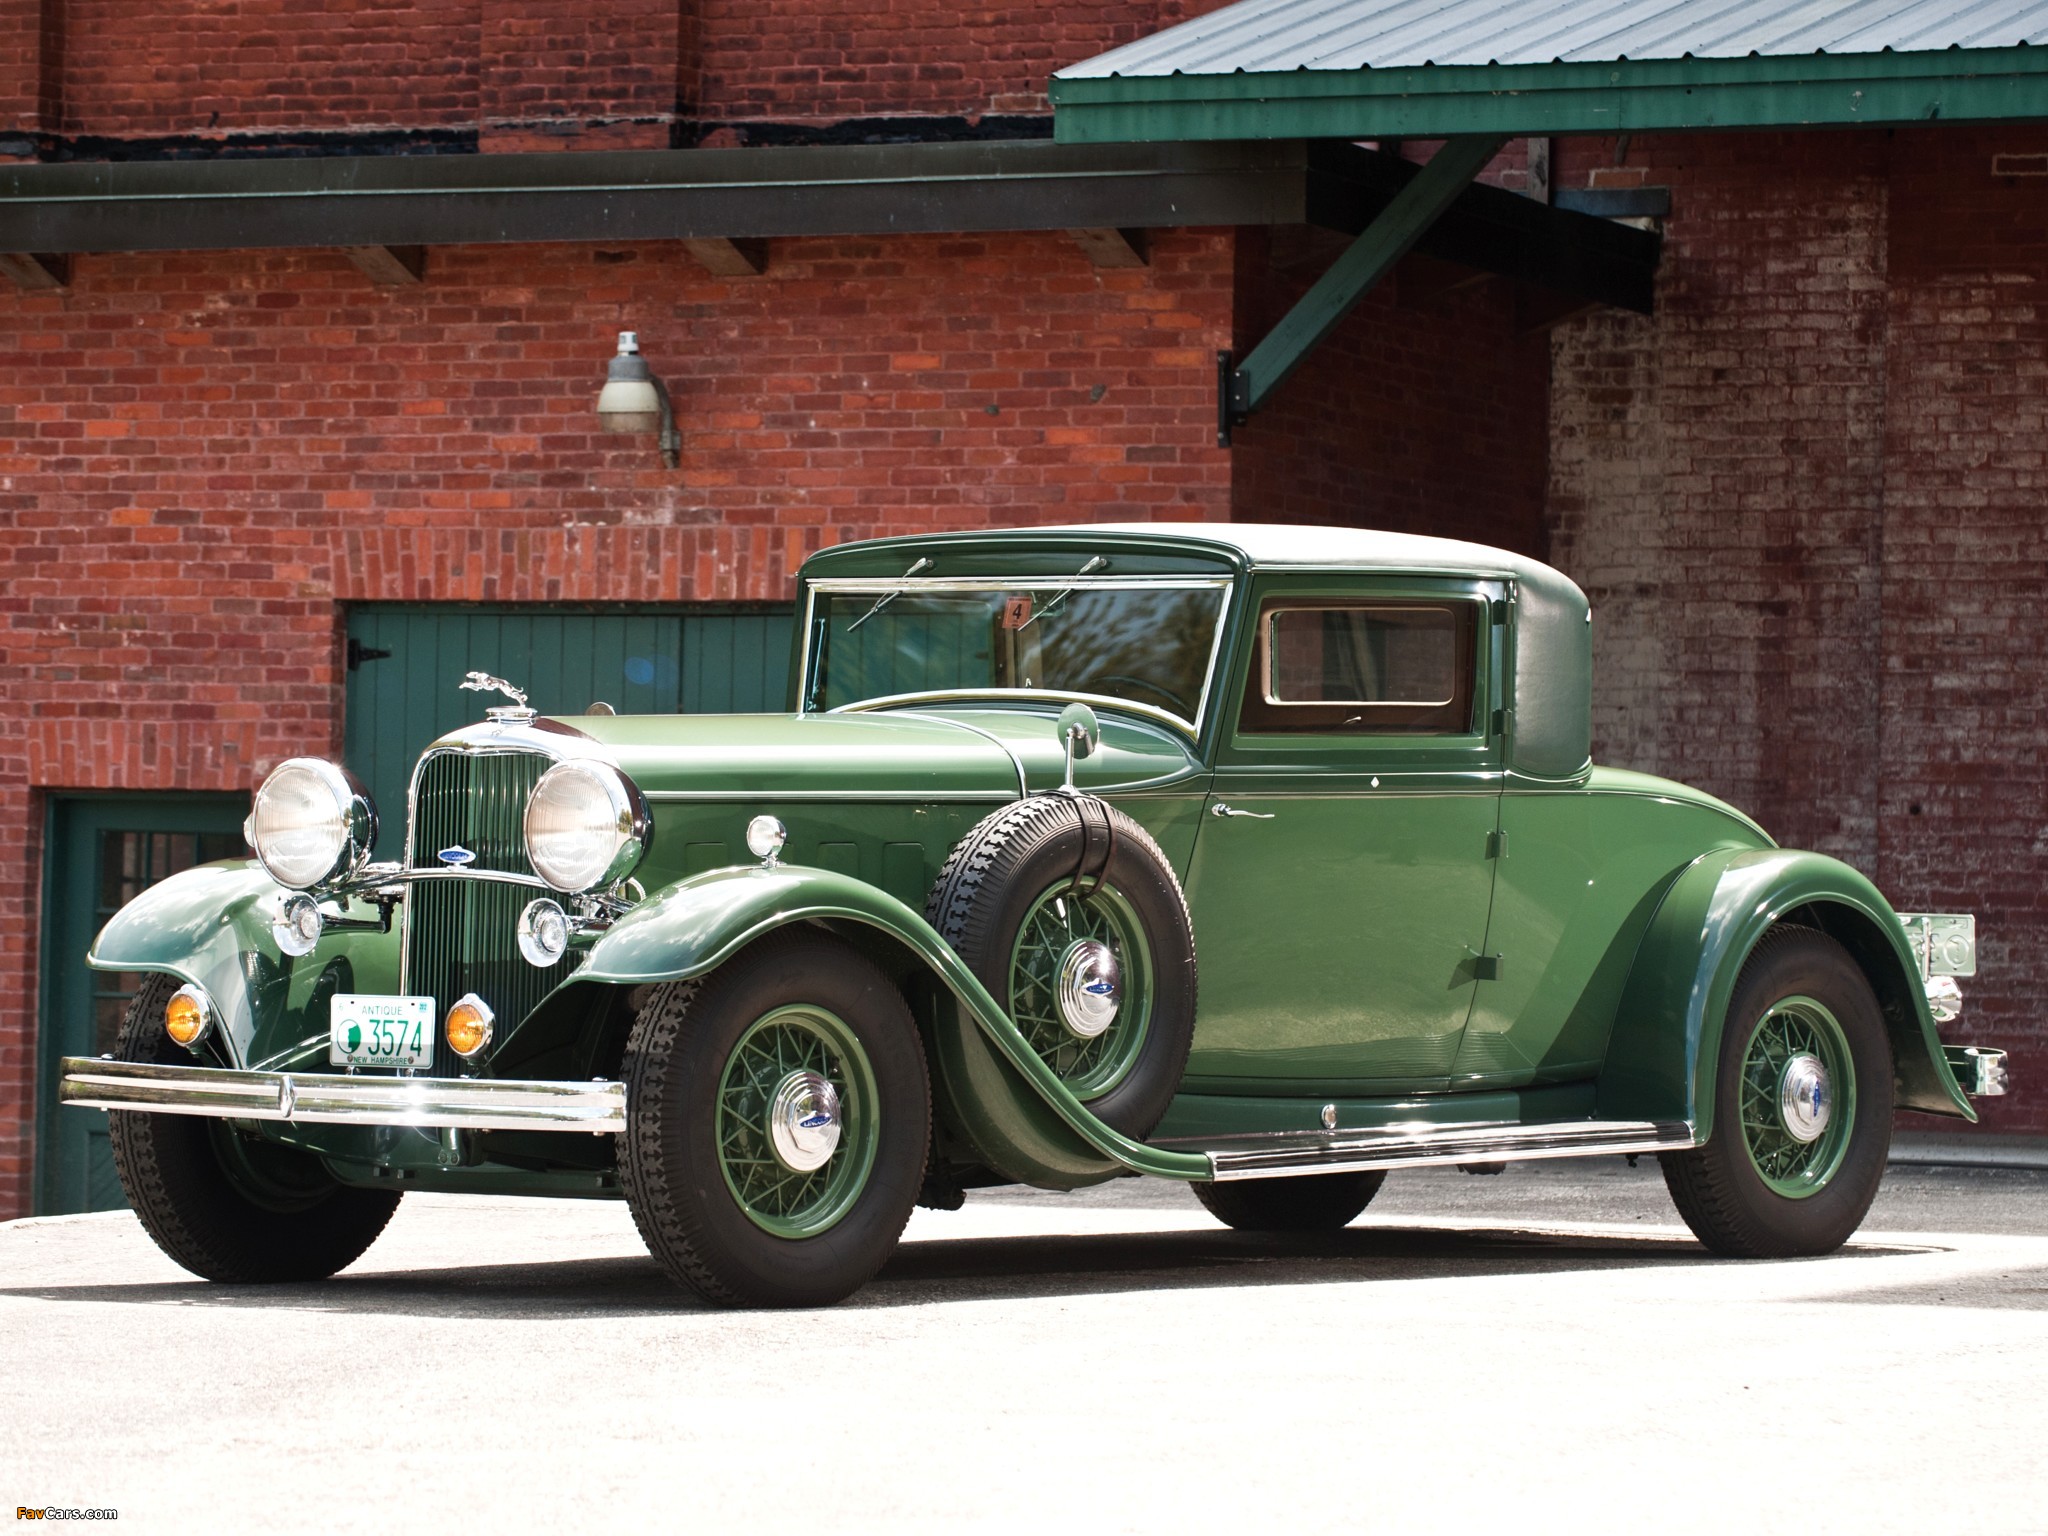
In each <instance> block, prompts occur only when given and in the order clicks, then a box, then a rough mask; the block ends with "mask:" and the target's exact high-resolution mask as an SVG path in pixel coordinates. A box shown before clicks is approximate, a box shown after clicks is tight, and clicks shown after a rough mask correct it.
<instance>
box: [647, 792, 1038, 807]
mask: <svg viewBox="0 0 2048 1536" xmlns="http://www.w3.org/2000/svg"><path fill="white" fill-rule="evenodd" d="M642 793H644V794H645V795H646V796H647V799H648V800H649V802H650V803H652V804H655V805H670V804H692V803H694V804H703V805H782V804H784V803H789V804H795V803H797V802H800V801H827V800H829V801H830V802H831V803H832V804H834V805H870V804H884V803H897V802H910V801H915V802H916V803H917V804H919V805H952V804H955V803H957V802H961V801H970V802H974V803H980V802H983V801H986V802H989V803H991V804H995V805H1008V804H1010V802H1011V801H1013V800H1015V799H1016V798H1017V797H1016V796H1015V795H1012V794H1010V793H1009V792H1008V791H1007V790H999V789H994V790H991V789H977V790H960V791H957V792H956V791H952V790H948V791H945V792H943V793H940V792H934V791H930V790H923V789H864V790H861V791H859V792H858V793H855V792H854V791H851V790H849V791H846V792H844V793H841V792H840V791H838V790H833V789H649V790H644V791H642Z"/></svg>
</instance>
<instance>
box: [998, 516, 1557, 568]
mask: <svg viewBox="0 0 2048 1536" xmlns="http://www.w3.org/2000/svg"><path fill="white" fill-rule="evenodd" d="M991 531H995V530H991ZM1001 531H1002V532H1005V533H1013V534H1016V535H1022V536H1026V537H1028V536H1030V535H1033V534H1048V533H1058V534H1102V535H1106V536H1110V537H1126V538H1149V539H1175V540H1185V541H1187V542H1189V543H1197V544H1207V545H1211V546H1215V547H1220V548H1223V549H1227V550H1231V551H1233V552H1235V553H1236V554H1238V555H1239V556H1241V557H1242V558H1243V560H1244V561H1245V563H1246V564H1248V565H1251V566H1254V567H1258V566H1318V567H1327V566H1349V567H1358V568H1362V569H1368V570H1385V571H1432V572H1435V571H1454V572H1458V573H1460V574H1466V573H1469V574H1472V575H1476V576H1521V575H1523V574H1524V572H1525V571H1526V570H1528V569H1529V568H1535V569H1539V570H1542V571H1546V572H1549V571H1550V567H1548V566H1540V565H1538V563H1537V562H1536V561H1533V560H1530V559H1528V558H1527V557H1525V556H1522V555H1516V554H1513V553H1510V552H1509V551H1507V550H1504V549H1495V548H1493V547H1491V546H1490V545H1486V544H1470V543H1467V542H1466V541H1464V540H1463V539H1438V538H1431V537H1429V536H1428V535H1426V534H1419V533H1387V532H1383V531H1381V530H1380V529H1377V528H1329V527H1321V526H1317V525H1315V524H1310V523H1200V522H1185V523H1054V524H1050V525H1044V524H1041V525H1038V526H1035V527H1031V528H1017V529H1006V530H1001ZM978 532H979V531H978V530H977V534H978ZM1551 574H1553V575H1554V574H1556V573H1555V572H1551Z"/></svg>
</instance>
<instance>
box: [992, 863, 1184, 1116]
mask: <svg viewBox="0 0 2048 1536" xmlns="http://www.w3.org/2000/svg"><path fill="white" fill-rule="evenodd" d="M1084 939H1094V940H1097V941H1099V942H1100V943H1103V944H1106V945H1108V946H1109V948H1110V951H1111V952H1112V953H1113V954H1114V955H1115V956H1116V960H1117V967H1118V970H1119V973H1120V974H1119V979H1118V986H1117V992H1118V998H1117V1010H1116V1017H1115V1019H1114V1020H1113V1021H1112V1022H1111V1024H1110V1026H1109V1027H1108V1028H1107V1029H1105V1030H1103V1032H1102V1033H1101V1034H1099V1035H1096V1036H1094V1037H1093V1038H1083V1037H1082V1036H1080V1035H1077V1034H1075V1033H1074V1032H1073V1031H1072V1030H1071V1029H1069V1028H1068V1027H1067V1025H1066V1022H1065V1021H1064V1020H1063V1019H1062V1018H1061V1016H1060V1006H1059V978H1060V966H1061V963H1062V962H1063V961H1064V960H1065V959H1066V957H1067V952H1068V951H1069V950H1071V949H1072V948H1073V946H1074V945H1076V944H1077V943H1080V942H1081V941H1082V940H1084ZM1009 1002H1010V1017H1011V1018H1013V1019H1014V1020H1016V1023H1017V1028H1018V1029H1019V1030H1021V1031H1022V1032H1023V1035H1024V1038H1025V1040H1027V1041H1028V1042H1029V1043H1030V1045H1031V1048H1032V1049H1033V1050H1034V1051H1036V1052H1037V1053H1038V1054H1039V1056H1040V1058H1041V1059H1042V1060H1043V1061H1044V1062H1045V1064H1046V1065H1047V1066H1049V1067H1051V1068H1052V1069H1053V1071H1055V1072H1056V1073H1058V1074H1059V1076H1060V1078H1061V1080H1062V1081H1064V1082H1065V1083H1066V1084H1067V1086H1068V1087H1069V1088H1071V1089H1072V1090H1073V1091H1074V1093H1075V1094H1076V1096H1078V1097H1080V1098H1083V1099H1087V1098H1095V1097H1099V1096H1100V1095H1102V1094H1105V1093H1107V1092H1109V1090H1110V1089H1112V1088H1114V1087H1115V1086H1116V1085H1117V1084H1118V1083H1120V1082H1122V1081H1123V1079H1124V1077H1125V1075H1126V1074H1128V1073H1129V1072H1130V1070H1131V1067H1132V1064H1133V1063H1135V1062H1136V1061H1137V1059H1138V1052H1139V1048H1140V1047H1141V1046H1142V1045H1143V1044H1144V1041H1145V1030H1146V1028H1147V1026H1148V1024H1149V1022H1150V1019H1151V1013H1152V955H1151V951H1150V949H1149V948H1148V947H1147V946H1146V943H1145V935H1144V929H1143V927H1142V926H1141V925H1140V924H1139V921H1138V915H1137V913H1136V912H1135V911H1134V910H1133V909H1132V907H1131V905H1130V903H1129V902H1127V901H1126V900H1125V899H1124V898H1123V896H1122V895H1121V894H1120V893H1119V892H1118V891H1116V890H1115V889H1114V888H1113V887H1110V886H1106V885H1105V886H1102V887H1100V888H1099V889H1097V890H1096V891H1094V892H1093V893H1092V894H1090V895H1087V896H1076V895H1074V894H1072V892H1071V890H1070V888H1069V882H1067V881H1064V880H1062V881H1061V882H1060V883H1059V884H1057V885H1055V886H1053V887H1051V888H1050V889H1049V890H1047V891H1045V892H1043V893H1042V894H1041V895H1040V896H1039V898H1038V899H1037V900H1036V901H1034V902H1033V903H1032V904H1031V906H1030V907H1029V908H1028V909H1027V910H1026V911H1025V914H1024V921H1023V922H1022V923H1020V924H1018V926H1017V942H1016V944H1015V945H1014V946H1013V947H1012V949H1011V951H1010V998H1009Z"/></svg>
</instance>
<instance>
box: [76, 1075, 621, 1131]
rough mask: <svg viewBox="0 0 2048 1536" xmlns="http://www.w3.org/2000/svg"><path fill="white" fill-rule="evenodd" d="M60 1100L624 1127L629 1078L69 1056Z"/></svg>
mask: <svg viewBox="0 0 2048 1536" xmlns="http://www.w3.org/2000/svg"><path fill="white" fill-rule="evenodd" d="M59 1067H60V1069H61V1073H62V1075H61V1076H60V1077H59V1079H58V1082H57V1098H58V1102H60V1103H64V1104H77V1105H81V1106H83V1107H84V1108H87V1109H135V1110H147V1111H151V1112H154V1113H156V1114H165V1115H216V1116H219V1117H220V1118H222V1119H226V1120H290V1121H295V1122H298V1123H300V1124H306V1125H405V1126H418V1127H421V1128H423V1129H424V1128H430V1127H441V1126H454V1127H457V1128H459V1129H462V1130H472V1131H589V1132H592V1133H593V1134H598V1135H601V1134H603V1133H605V1132H607V1131H623V1130H625V1128H626V1085H625V1084H624V1083H608V1082H602V1081H598V1082H588V1083H556V1082H538V1081H532V1080H506V1081H494V1080H492V1079H489V1078H480V1077H345V1076H342V1075H341V1074H339V1073H330V1072H231V1071H227V1070H225V1069H223V1068H220V1067H165V1066H158V1065H155V1064H154V1063H150V1062H139V1061H110V1060H107V1059H105V1058H102V1057H93V1056H67V1057H65V1058H64V1060H63V1061H62V1062H61V1063H59Z"/></svg>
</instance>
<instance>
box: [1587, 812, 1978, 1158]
mask: <svg viewBox="0 0 2048 1536" xmlns="http://www.w3.org/2000/svg"><path fill="white" fill-rule="evenodd" d="M1782 922H1800V923H1805V924H1809V925H1811V926H1814V927H1818V928H1820V929H1822V930H1823V931H1824V932H1826V933H1828V934H1830V935H1832V936H1833V937H1834V938H1836V939H1837V940H1839V941H1840V942H1841V943H1842V945H1843V946H1844V947H1845V948H1846V949H1848V951H1849V953H1850V954H1851V955H1852V956H1853V957H1854V958H1855V960H1856V963H1857V964H1858V966H1860V967H1861V968H1862V970H1863V973H1864V975H1865V976H1866V977H1868V978H1869V981H1870V984H1871V988H1872V990H1873V991H1874V992H1875V993H1876V994H1877V999H1878V1003H1879V1006H1880V1008H1881V1009H1882V1011H1883V1014H1884V1021H1885V1027H1886V1030H1887V1031H1888V1033H1889V1034H1890V1037H1891V1046H1892V1056H1893V1059H1894V1061H1895V1063H1896V1067H1897V1077H1898V1105H1899V1108H1901V1109H1918V1110H1924V1111H1927V1112H1928V1113H1931V1114H1938V1115H1956V1116H1960V1117H1961V1118H1963V1119H1966V1120H1975V1119H1976V1118H1977V1114H1976V1111H1975V1110H1974V1109H1972V1108H1971V1107H1970V1101H1969V1098H1968V1096H1967V1095H1965V1094H1964V1092H1963V1090H1962V1088H1961V1086H1960V1085H1959V1084H1958V1083H1957V1082H1956V1079H1955V1074H1954V1073H1953V1072H1951V1071H1950V1070H1949V1066H1948V1062H1947V1060H1946V1059H1945V1058H1944V1056H1943V1054H1942V1049H1941V1039H1940V1036H1939V1035H1938V1034H1937V1033H1936V1031H1935V1025H1934V1016H1933V1014H1932V1013H1930V1012H1929V1011H1928V1007H1927V996H1926V993H1925V991H1924V990H1923V989H1922V988H1921V987H1920V985H1919V980H1918V978H1919V967H1918V965H1917V964H1916V963H1915V961H1914V959H1913V956H1912V953H1911V951H1910V950H1909V949H1908V948H1907V945H1906V936H1905V931H1904V930H1903V929H1902V928H1901V927H1900V925H1899V919H1898V915H1897V914H1896V913H1895V912H1893V911H1892V908H1891V904H1890V903H1889V902H1887V901H1886V900H1885V899H1884V897H1883V896H1882V895H1880V894H1879V893H1878V890H1877V887H1875V886H1874V885H1872V884H1871V883H1870V882H1869V881H1868V880H1866V879H1865V878H1864V877H1863V876H1862V875H1860V874H1858V873H1857V872H1856V871H1855V870H1854V869H1851V868H1850V867H1849V866H1848V865H1846V864H1844V863H1842V862H1841V861H1840V860H1838V859H1831V858H1828V857H1827V856H1826V855H1824V854H1818V853H1804V852H1800V851H1798V850H1796V849H1787V848H1768V849H1721V850H1719V851H1717V852H1714V853H1710V854H1706V855H1704V856H1703V857H1701V858H1700V859H1698V860H1696V861H1694V862H1693V863H1692V864H1691V865H1690V866H1688V867H1687V868H1686V870H1685V871H1684V872H1683V873H1682V874H1680V875H1679V877H1678V879H1677V880H1676V881H1674V882H1673V883H1672V886H1671V889H1670V891H1669V892H1668V893H1667V894H1666V895H1665V897H1664V901H1663V903H1662V904H1661V905H1660V906H1659V907H1658V909H1657V914H1656V916H1655V917H1654V918H1652V919H1651V922H1650V927H1649V930H1648V932H1647V933H1645V934H1644V936H1643V942H1642V945H1641V947H1640V948H1639V949H1638V950H1637V952H1636V958H1635V963H1634V965H1633V966H1632V967H1631V969H1630V972H1629V979H1628V983H1627V985H1626V987H1625V988H1624V990H1623V993H1622V1001H1621V1009H1620V1013H1619V1015H1618V1017H1617V1019H1616V1022H1615V1028H1614V1037H1613V1042H1612V1044H1611V1045H1610V1046H1609V1048H1608V1053H1607V1060H1606V1064H1605V1065H1604V1066H1603V1068H1602V1069H1601V1074H1600V1084H1599V1104H1598V1110H1597V1113H1598V1114H1599V1116H1600V1117H1601V1118H1603V1119H1609V1118H1612V1119H1640V1120H1684V1121H1686V1122H1687V1123H1688V1124H1690V1125H1691V1126H1692V1128H1693V1134H1694V1136H1695V1137H1696V1138H1697V1139H1698V1140H1700V1141H1702V1142H1704V1141H1705V1140H1706V1139H1707V1138H1708V1137H1709V1136H1710V1135H1712V1134H1713V1129H1714V1114H1715V1104H1714V1080H1715V1072H1714V1065H1715V1063H1716V1062H1717V1061H1718V1060H1719V1056H1720V1049H1721V1034H1722V1030H1723V1028H1724V1025H1725V1021H1726V1019H1727V1014H1728V1000H1729V997H1730V996H1731V995H1732V994H1733V992H1734V990H1735V981H1736V977H1737V976H1738V975H1739V974H1740V973H1741V970H1742V966H1743V962H1744V961H1746V960H1747V959H1748V958H1749V955H1750V951H1751V950H1753V949H1754V948H1755V947H1756V944H1757V941H1758V940H1759V939H1761V938H1762V937H1763V936H1764V934H1765V933H1766V932H1768V931H1769V930H1770V928H1771V927H1772V926H1773V925H1775V924H1777V923H1782Z"/></svg>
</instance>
